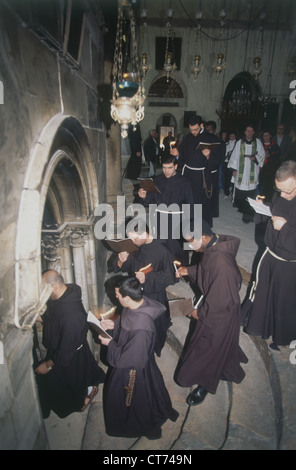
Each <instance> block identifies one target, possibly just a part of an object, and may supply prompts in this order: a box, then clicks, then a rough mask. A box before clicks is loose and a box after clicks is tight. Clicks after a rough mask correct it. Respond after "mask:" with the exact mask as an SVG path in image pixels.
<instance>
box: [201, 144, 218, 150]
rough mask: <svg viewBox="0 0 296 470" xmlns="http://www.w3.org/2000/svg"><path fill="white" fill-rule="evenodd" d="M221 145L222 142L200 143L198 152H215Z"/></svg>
mask: <svg viewBox="0 0 296 470" xmlns="http://www.w3.org/2000/svg"><path fill="white" fill-rule="evenodd" d="M220 143H221V142H209V143H206V142H200V143H199V144H198V146H197V147H196V150H205V149H209V150H214V149H215V148H216V147H217V145H220Z"/></svg>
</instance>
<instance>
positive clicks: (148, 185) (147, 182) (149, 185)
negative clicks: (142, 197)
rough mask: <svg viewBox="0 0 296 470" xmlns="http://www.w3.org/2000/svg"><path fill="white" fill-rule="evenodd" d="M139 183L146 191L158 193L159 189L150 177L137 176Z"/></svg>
mask: <svg viewBox="0 0 296 470" xmlns="http://www.w3.org/2000/svg"><path fill="white" fill-rule="evenodd" d="M137 179H138V181H139V185H140V187H141V188H142V189H144V191H147V193H160V191H159V189H158V188H157V187H156V186H155V184H154V181H153V179H152V178H137Z"/></svg>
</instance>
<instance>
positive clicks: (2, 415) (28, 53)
mask: <svg viewBox="0 0 296 470" xmlns="http://www.w3.org/2000/svg"><path fill="white" fill-rule="evenodd" d="M28 4H29V2H28ZM40 4H41V2H40ZM26 8H27V5H26V4H25V2H24V3H23V5H22V8H20V7H16V4H15V3H14V2H6V1H0V81H1V83H2V84H3V100H2V101H1V104H0V204H1V209H2V210H1V214H0V220H1V224H0V229H1V231H0V250H1V265H0V286H1V287H0V341H1V343H0V344H1V346H3V357H0V358H1V361H0V362H1V363H0V396H1V399H0V447H1V448H2V449H44V448H47V439H46V434H45V432H44V426H43V420H42V418H41V415H40V409H39V403H38V398H37V392H36V386H35V380H34V375H33V370H32V344H33V334H32V328H31V327H32V325H33V323H34V321H35V319H36V317H37V315H38V314H40V313H42V312H43V311H44V308H45V303H46V300H47V298H48V295H49V292H48V291H46V290H44V287H43V286H42V285H41V248H40V245H41V226H42V218H43V210H44V204H45V200H46V195H47V189H48V186H49V181H50V176H51V175H52V174H53V172H54V167H51V166H53V165H54V162H53V161H52V159H51V157H52V146H53V142H54V141H55V138H56V136H57V135H60V134H61V129H63V131H62V133H63V139H62V141H61V145H68V143H69V142H70V141H73V142H74V141H75V142H76V144H75V145H76V146H77V148H78V149H79V152H78V153H79V157H77V160H75V164H76V163H77V168H79V171H80V172H81V178H82V180H83V184H84V188H86V189H85V192H86V193H87V194H86V195H85V198H86V201H87V202H88V211H89V218H90V220H91V218H92V216H93V211H94V208H95V206H96V205H97V204H99V203H100V202H104V201H105V200H106V138H105V130H104V125H103V124H102V123H101V122H100V121H99V119H98V115H97V102H98V93H97V89H98V84H99V83H101V82H104V76H103V69H104V67H103V46H102V44H103V37H102V27H101V25H102V18H101V16H100V13H99V12H98V11H96V14H93V12H92V9H89V10H88V12H87V14H86V16H85V17H84V28H85V29H84V35H83V43H81V44H82V47H81V50H80V54H81V55H80V57H81V60H80V63H79V64H78V63H76V61H74V60H72V58H71V57H70V56H69V54H63V45H62V44H60V45H59V44H58V41H57V42H54V41H52V40H51V39H50V40H49V36H46V35H45V36H44V34H43V36H42V34H41V32H40V30H39V29H38V27H37V26H36V24H34V23H33V22H32V21H30V15H29V13H28V11H27V10H26ZM65 122H66V123H67V125H65ZM73 123H74V124H73ZM71 125H72V128H71ZM69 136H70V137H69ZM95 246H96V247H97V249H98V246H99V249H100V251H99V253H96V256H97V258H98V259H99V261H100V262H99V263H95V260H94V259H92V260H91V263H92V265H94V264H96V268H97V277H98V278H99V279H100V280H103V279H104V278H105V270H106V268H105V265H106V254H105V252H104V251H103V250H102V247H101V245H98V244H96V245H95ZM92 258H93V257H92ZM91 289H94V286H91ZM101 291H102V289H100V288H99V289H98V292H97V297H98V302H102V301H103V292H101Z"/></svg>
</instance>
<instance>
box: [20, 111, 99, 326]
mask: <svg viewBox="0 0 296 470" xmlns="http://www.w3.org/2000/svg"><path fill="white" fill-rule="evenodd" d="M59 165H62V166H63V167H64V177H65V178H66V176H65V172H67V171H69V172H70V173H71V172H72V181H71V184H70V186H69V187H68V188H66V189H62V186H63V185H62V183H61V178H62V176H63V174H62V173H63V171H62V170H61V174H60V175H59V173H58V172H59V170H57V168H58V166H59ZM71 168H72V169H71ZM55 172H56V173H55ZM53 175H55V177H54V178H53V179H52V177H53ZM70 176H71V175H70ZM59 179H60V181H59ZM70 179H71V178H70ZM71 185H72V186H71ZM73 191H74V193H75V192H76V194H75V197H74V202H73V201H71V200H70V199H71V194H72V195H73ZM75 198H76V201H75ZM46 201H49V203H50V204H51V205H52V204H54V205H55V206H56V212H55V215H54V223H57V224H58V225H59V227H56V230H55V234H56V235H59V234H58V231H57V229H59V231H61V230H63V229H65V227H66V226H67V225H74V226H75V227H76V228H77V225H79V227H81V226H82V227H85V230H81V231H80V233H79V236H80V235H81V234H82V236H83V239H84V241H85V240H86V239H87V240H86V242H87V243H88V242H89V237H88V232H89V231H91V229H92V226H91V220H90V219H92V214H93V210H94V207H95V206H96V205H97V204H98V187H97V180H96V171H95V159H94V156H93V155H92V152H91V149H90V145H89V143H88V139H87V136H86V134H85V131H84V129H83V128H82V126H81V125H80V123H79V122H78V121H77V120H76V119H75V118H73V117H71V116H68V117H67V116H64V115H60V114H59V115H56V116H54V117H53V118H52V119H51V120H50V121H49V122H48V123H47V124H46V125H45V126H44V128H43V129H42V131H41V133H40V135H39V137H38V141H37V143H36V144H35V146H34V148H33V149H32V151H31V154H30V158H29V162H28V166H27V172H26V175H25V179H24V185H23V188H22V191H21V198H20V206H19V216H18V220H17V230H16V233H17V237H16V245H15V311H14V323H15V325H16V326H17V327H18V328H30V327H31V326H32V324H33V323H34V322H35V319H36V317H37V316H38V315H39V314H40V313H42V312H43V310H44V308H45V303H46V301H47V299H48V296H49V291H48V288H45V287H44V285H43V284H42V282H41V272H42V263H41V233H42V224H43V218H44V210H45V208H46ZM77 201H79V204H78V206H79V210H78V211H77ZM75 204H76V205H75ZM71 207H72V209H71ZM73 207H75V211H73ZM69 208H70V209H69ZM65 209H66V213H65ZM71 210H72V212H71ZM73 213H74V214H73ZM74 215H75V217H74ZM70 219H71V220H70ZM74 219H75V220H74ZM63 225H64V226H63ZM79 227H78V229H77V231H76V235H77V233H78V232H79ZM75 240H76V241H77V237H76V238H75ZM87 247H88V248H87V250H88V253H90V252H92V253H93V246H92V245H90V244H89V243H88V245H87ZM92 268H93V267H92ZM90 282H91V285H92V286H93V291H95V288H94V284H95V281H94V280H92V281H90ZM94 295H95V294H94Z"/></svg>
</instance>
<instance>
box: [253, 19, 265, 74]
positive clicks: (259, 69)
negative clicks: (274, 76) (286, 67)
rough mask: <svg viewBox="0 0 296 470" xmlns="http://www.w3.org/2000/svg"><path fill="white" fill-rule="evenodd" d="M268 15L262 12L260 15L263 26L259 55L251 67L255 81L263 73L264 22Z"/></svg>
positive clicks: (258, 42)
mask: <svg viewBox="0 0 296 470" xmlns="http://www.w3.org/2000/svg"><path fill="white" fill-rule="evenodd" d="M265 18H266V13H265V12H262V13H261V15H260V19H261V25H260V27H259V41H257V47H259V53H258V55H257V56H256V57H254V59H253V65H252V66H251V67H250V69H249V72H250V74H251V75H252V77H254V79H255V81H256V82H257V81H258V78H259V75H261V73H262V65H261V57H262V55H263V33H264V27H263V26H264V20H265Z"/></svg>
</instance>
